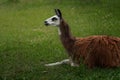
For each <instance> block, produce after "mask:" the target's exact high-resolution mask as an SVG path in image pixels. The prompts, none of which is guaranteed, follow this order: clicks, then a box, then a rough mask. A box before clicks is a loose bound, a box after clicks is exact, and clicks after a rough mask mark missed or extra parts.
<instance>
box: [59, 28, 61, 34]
mask: <svg viewBox="0 0 120 80" xmlns="http://www.w3.org/2000/svg"><path fill="white" fill-rule="evenodd" d="M58 34H59V35H61V31H60V28H59V27H58Z"/></svg>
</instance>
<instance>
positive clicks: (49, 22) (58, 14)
mask: <svg viewBox="0 0 120 80" xmlns="http://www.w3.org/2000/svg"><path fill="white" fill-rule="evenodd" d="M55 13H56V15H54V16H52V17H50V18H48V19H46V20H45V22H44V23H45V25H46V26H49V25H51V26H59V25H60V20H61V19H62V14H61V11H60V10H59V9H55Z"/></svg>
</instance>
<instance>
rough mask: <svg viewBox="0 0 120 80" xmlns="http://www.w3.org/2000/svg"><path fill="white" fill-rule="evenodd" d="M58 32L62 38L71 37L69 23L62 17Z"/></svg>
mask: <svg viewBox="0 0 120 80" xmlns="http://www.w3.org/2000/svg"><path fill="white" fill-rule="evenodd" d="M58 33H59V35H60V37H62V38H71V37H72V35H71V32H70V29H69V26H68V24H67V23H66V22H65V21H64V20H63V19H62V20H61V22H60V25H59V28H58Z"/></svg>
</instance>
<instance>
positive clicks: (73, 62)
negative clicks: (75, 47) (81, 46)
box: [70, 57, 79, 67]
mask: <svg viewBox="0 0 120 80" xmlns="http://www.w3.org/2000/svg"><path fill="white" fill-rule="evenodd" d="M70 65H71V66H73V67H79V64H77V63H76V62H75V61H74V60H73V59H72V58H71V57H70Z"/></svg>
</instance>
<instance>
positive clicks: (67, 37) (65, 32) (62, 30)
mask: <svg viewBox="0 0 120 80" xmlns="http://www.w3.org/2000/svg"><path fill="white" fill-rule="evenodd" d="M59 35H60V39H61V42H62V44H63V46H64V47H65V49H66V50H67V51H68V52H71V48H72V46H73V44H74V41H75V38H74V37H73V36H72V35H71V32H70V29H69V26H68V24H67V23H66V22H65V21H64V20H61V22H60V25H59Z"/></svg>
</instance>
